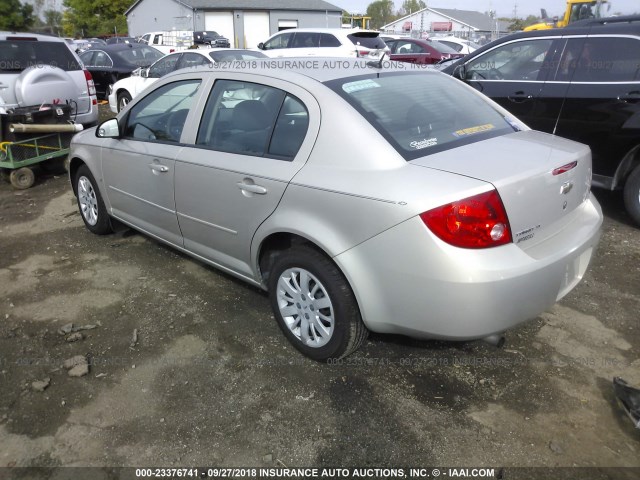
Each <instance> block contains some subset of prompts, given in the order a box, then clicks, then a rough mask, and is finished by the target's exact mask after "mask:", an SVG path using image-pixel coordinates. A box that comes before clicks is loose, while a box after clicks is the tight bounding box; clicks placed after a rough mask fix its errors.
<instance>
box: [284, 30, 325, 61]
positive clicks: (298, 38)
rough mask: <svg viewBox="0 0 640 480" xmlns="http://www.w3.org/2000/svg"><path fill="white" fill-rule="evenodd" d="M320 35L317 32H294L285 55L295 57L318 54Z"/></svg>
mask: <svg viewBox="0 0 640 480" xmlns="http://www.w3.org/2000/svg"><path fill="white" fill-rule="evenodd" d="M319 47H320V34H319V33H317V32H295V34H294V36H293V39H292V40H291V42H290V43H289V47H288V51H287V55H290V56H296V57H307V56H317V55H319V54H320V49H319Z"/></svg>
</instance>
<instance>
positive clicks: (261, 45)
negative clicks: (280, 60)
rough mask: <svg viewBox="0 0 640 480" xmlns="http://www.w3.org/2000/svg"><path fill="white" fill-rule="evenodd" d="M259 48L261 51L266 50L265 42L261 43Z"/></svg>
mask: <svg viewBox="0 0 640 480" xmlns="http://www.w3.org/2000/svg"><path fill="white" fill-rule="evenodd" d="M258 48H259V49H260V50H265V48H264V43H263V42H260V43H259V44H258Z"/></svg>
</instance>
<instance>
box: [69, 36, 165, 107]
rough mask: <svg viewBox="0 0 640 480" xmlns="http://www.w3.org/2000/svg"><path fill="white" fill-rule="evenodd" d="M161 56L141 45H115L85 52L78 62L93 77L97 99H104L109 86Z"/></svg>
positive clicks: (155, 50)
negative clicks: (80, 61) (80, 62)
mask: <svg viewBox="0 0 640 480" xmlns="http://www.w3.org/2000/svg"><path fill="white" fill-rule="evenodd" d="M163 56H164V53H162V52H161V51H160V50H157V49H155V48H153V47H150V46H148V45H144V44H141V43H117V44H115V45H104V46H102V47H99V48H91V49H89V50H86V51H84V52H82V53H81V54H80V60H82V63H83V64H84V66H85V68H86V69H87V70H89V72H91V75H92V76H93V81H94V82H95V85H96V92H97V95H98V98H100V99H106V98H107V95H108V94H109V85H113V84H114V83H115V82H117V81H118V80H120V79H121V78H125V77H128V76H130V75H131V72H133V71H134V70H136V69H137V68H140V67H148V66H149V65H151V64H152V63H153V62H155V61H156V60H158V59H159V58H161V57H163Z"/></svg>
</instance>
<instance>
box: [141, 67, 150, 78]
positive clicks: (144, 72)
mask: <svg viewBox="0 0 640 480" xmlns="http://www.w3.org/2000/svg"><path fill="white" fill-rule="evenodd" d="M140 76H141V77H142V78H149V69H148V68H143V69H141V70H140Z"/></svg>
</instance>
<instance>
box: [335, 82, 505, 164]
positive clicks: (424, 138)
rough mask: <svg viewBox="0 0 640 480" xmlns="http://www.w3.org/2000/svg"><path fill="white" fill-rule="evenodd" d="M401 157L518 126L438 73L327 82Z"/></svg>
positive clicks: (484, 101) (455, 144) (466, 89)
mask: <svg viewBox="0 0 640 480" xmlns="http://www.w3.org/2000/svg"><path fill="white" fill-rule="evenodd" d="M326 85H327V86H328V87H329V88H331V89H332V90H333V91H334V92H336V93H337V94H338V95H340V96H341V97H342V98H344V99H345V100H346V101H347V102H348V103H349V104H351V105H352V106H353V107H354V108H355V109H356V110H357V111H358V112H360V113H361V114H362V116H363V117H364V118H365V119H367V121H368V122H369V123H371V125H373V126H374V127H375V128H376V129H377V130H378V132H380V134H381V135H382V136H383V137H384V138H385V139H387V141H388V142H389V143H390V144H391V145H392V146H393V147H394V148H395V149H396V150H397V151H398V153H400V154H401V155H402V156H403V157H404V158H405V159H406V160H413V159H415V158H419V157H423V156H425V155H429V154H432V153H436V152H441V151H444V150H448V149H450V148H454V147H458V146H462V145H467V144H470V143H475V142H478V141H481V140H485V139H487V138H492V137H496V136H500V135H504V134H507V133H511V132H513V131H515V130H517V129H518V127H517V126H516V124H515V122H514V121H513V120H510V119H507V118H505V117H504V116H503V115H502V114H501V113H500V112H498V111H497V110H496V109H495V108H494V107H493V106H492V105H491V104H489V103H488V102H487V101H486V100H485V99H484V98H482V97H481V96H479V95H477V94H475V93H474V92H473V91H470V90H469V89H468V87H466V86H465V85H463V84H461V83H459V82H458V81H456V80H455V79H453V78H451V77H449V76H446V75H442V74H425V73H420V72H389V73H381V74H380V75H379V76H377V75H376V74H373V75H362V76H357V77H349V78H346V79H345V78H341V79H338V80H331V81H329V82H326Z"/></svg>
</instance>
